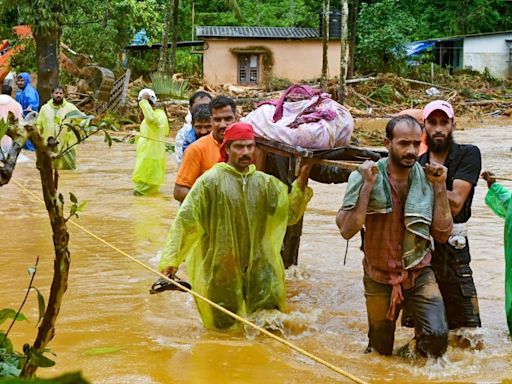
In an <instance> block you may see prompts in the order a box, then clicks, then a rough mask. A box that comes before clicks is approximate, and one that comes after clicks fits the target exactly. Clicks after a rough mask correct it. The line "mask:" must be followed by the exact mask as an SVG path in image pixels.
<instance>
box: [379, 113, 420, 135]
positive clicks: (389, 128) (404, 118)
mask: <svg viewBox="0 0 512 384" xmlns="http://www.w3.org/2000/svg"><path fill="white" fill-rule="evenodd" d="M402 122H404V123H406V124H407V125H409V127H414V126H418V127H419V128H420V130H421V131H423V127H422V126H421V124H420V122H419V121H418V120H416V119H415V118H414V117H413V116H411V115H400V116H395V117H393V118H392V119H391V120H389V121H388V123H387V124H386V137H387V138H388V139H389V140H392V139H393V130H394V129H395V126H396V125H397V124H398V123H402Z"/></svg>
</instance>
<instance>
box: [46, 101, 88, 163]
mask: <svg viewBox="0 0 512 384" xmlns="http://www.w3.org/2000/svg"><path fill="white" fill-rule="evenodd" d="M71 111H78V108H77V107H75V106H74V105H73V104H71V103H70V102H68V101H66V99H64V100H63V101H62V104H61V105H55V104H54V103H53V100H50V101H48V102H47V103H46V104H45V105H43V106H42V107H41V110H40V111H39V115H38V116H37V127H38V129H39V132H41V135H42V136H43V137H44V139H45V142H46V140H47V139H48V138H49V137H50V136H51V137H54V138H56V139H57V141H58V142H59V145H58V146H57V147H56V148H55V152H56V153H61V152H62V151H64V150H65V149H66V148H68V147H70V146H72V145H74V144H76V142H77V139H76V136H75V134H74V133H73V132H72V131H71V130H70V129H68V128H67V127H66V126H64V125H63V126H62V130H61V124H62V123H63V121H64V117H65V116H66V115H67V114H68V113H69V112H71ZM59 130H60V134H59ZM57 134H59V135H58V136H57ZM53 167H54V168H55V169H76V151H75V148H71V149H70V150H69V151H67V152H66V153H65V154H64V155H63V156H61V157H59V158H58V159H55V160H54V162H53Z"/></svg>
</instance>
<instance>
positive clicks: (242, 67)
mask: <svg viewBox="0 0 512 384" xmlns="http://www.w3.org/2000/svg"><path fill="white" fill-rule="evenodd" d="M259 59H260V58H259V55H247V54H243V55H238V83H239V84H258V75H259V73H258V72H259V71H258V69H259V65H258V64H259V61H260V60H259Z"/></svg>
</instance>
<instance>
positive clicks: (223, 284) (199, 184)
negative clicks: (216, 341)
mask: <svg viewBox="0 0 512 384" xmlns="http://www.w3.org/2000/svg"><path fill="white" fill-rule="evenodd" d="M312 195H313V191H312V190H311V188H306V191H305V193H304V192H302V190H301V189H300V188H299V187H298V185H297V182H294V183H293V185H292V190H291V192H290V193H288V187H287V186H286V185H285V184H284V183H282V182H281V181H279V180H278V179H276V178H275V177H273V176H270V175H267V174H265V173H263V172H259V171H256V170H255V167H254V165H251V166H250V168H249V171H248V172H247V173H246V174H241V173H240V172H238V171H237V170H236V169H235V168H233V167H232V166H230V165H228V164H226V163H218V164H215V166H214V167H213V168H212V169H211V170H209V171H208V172H206V173H204V174H203V175H202V176H201V177H200V178H199V179H198V180H197V181H196V182H195V184H194V185H193V187H192V189H191V190H190V192H189V193H188V194H187V197H186V198H185V200H184V201H183V204H182V206H181V207H180V210H179V211H178V215H177V217H176V220H175V222H174V224H173V226H172V227H171V230H170V232H169V235H168V237H167V242H166V244H165V249H164V252H163V255H162V259H161V261H160V267H161V268H162V269H164V268H166V267H169V266H174V267H178V266H179V265H180V264H181V263H182V262H183V261H184V260H185V259H187V271H188V275H189V277H190V282H191V284H192V289H193V290H194V291H196V292H197V293H199V294H201V295H203V296H206V297H207V298H209V299H210V300H212V301H214V302H216V303H217V304H219V305H222V306H223V307H224V308H226V309H229V310H230V311H232V312H235V313H237V314H239V315H241V316H244V315H247V314H250V313H253V312H255V311H258V310H261V309H274V308H277V309H279V310H283V309H284V304H285V275H284V266H283V261H282V259H281V255H280V250H281V245H282V243H283V238H284V235H285V232H286V227H287V226H288V225H292V224H295V223H296V222H297V221H298V220H299V219H300V218H301V217H302V215H303V214H304V211H305V209H306V205H307V203H308V201H309V200H310V199H311V197H312ZM196 304H197V307H198V310H199V313H200V315H201V318H202V320H203V323H204V325H205V327H207V328H228V327H230V326H231V325H233V324H234V322H235V320H233V319H232V318H231V317H229V316H227V315H225V314H223V313H221V312H220V311H219V310H216V309H213V308H211V307H210V305H209V304H207V303H205V302H203V301H201V300H197V299H196Z"/></svg>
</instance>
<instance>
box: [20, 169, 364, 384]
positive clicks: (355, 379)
mask: <svg viewBox="0 0 512 384" xmlns="http://www.w3.org/2000/svg"><path fill="white" fill-rule="evenodd" d="M11 181H12V182H14V183H15V184H16V186H17V187H18V188H20V189H21V190H23V191H24V192H25V193H27V194H29V195H30V196H32V197H33V198H34V199H35V200H36V201H38V202H39V203H41V204H44V202H43V200H42V199H41V198H40V197H39V196H37V195H36V194H35V193H33V192H32V191H30V190H29V189H27V188H26V187H25V186H23V185H22V184H21V183H20V182H18V181H17V180H15V179H11ZM68 222H69V223H70V224H72V225H74V226H75V227H77V228H78V229H80V230H82V231H83V232H85V233H87V234H88V235H89V236H91V237H93V238H94V239H96V240H98V241H99V242H101V243H103V244H105V245H106V246H107V247H110V248H112V249H113V250H114V251H116V252H118V253H119V254H121V255H123V256H124V257H126V258H128V259H130V260H131V261H133V262H135V263H136V264H138V265H140V266H141V267H143V268H145V269H147V270H148V271H150V272H152V273H154V274H155V275H158V276H160V277H162V278H165V279H166V280H168V281H169V282H171V283H172V284H174V285H175V286H176V287H178V288H180V289H182V290H184V291H186V292H188V293H190V294H191V295H193V296H194V297H196V298H197V299H199V300H202V301H204V302H206V303H208V304H210V305H211V306H212V307H214V308H216V309H218V310H219V311H221V312H223V313H225V314H226V315H228V316H231V317H232V318H234V319H236V320H238V321H240V322H241V323H243V324H245V325H248V326H250V327H251V328H254V329H256V330H257V331H259V332H261V333H263V334H265V335H267V336H268V337H270V338H272V339H274V340H275V341H277V342H279V343H281V344H283V345H286V346H287V347H289V348H291V349H293V350H294V351H296V352H298V353H300V354H301V355H304V356H306V357H308V358H310V359H311V360H313V361H316V362H317V363H319V364H321V365H323V366H324V367H327V368H329V369H330V370H332V371H334V372H336V373H338V374H340V375H342V376H344V377H346V378H347V379H350V380H352V381H353V382H354V383H359V384H367V383H366V381H363V380H362V379H360V378H358V377H356V376H354V375H352V374H350V373H348V372H346V371H344V370H343V369H341V368H339V367H337V366H335V365H333V364H331V363H329V362H328V361H325V360H323V359H322V358H320V357H318V356H316V355H313V354H312V353H310V352H308V351H306V350H304V349H302V348H300V347H299V346H297V345H295V344H293V343H290V342H289V341H288V340H285V339H283V338H282V337H279V336H277V335H274V334H273V333H271V332H269V331H267V330H266V329H264V328H261V327H259V326H258V325H256V324H254V323H252V322H251V321H249V320H247V319H245V318H243V317H241V316H239V315H237V314H236V313H233V312H231V311H229V310H227V309H226V308H224V307H222V306H220V305H218V304H217V303H214V302H213V301H211V300H210V299H208V298H206V297H204V296H202V295H200V294H199V293H197V292H194V291H193V290H191V289H188V288H187V287H185V286H183V285H181V284H179V283H178V282H176V281H174V280H172V279H169V278H168V277H167V276H165V275H164V274H162V273H160V272H159V271H157V270H155V269H153V268H152V267H150V266H149V265H146V264H144V263H143V262H141V261H140V260H137V259H136V258H135V257H133V256H131V255H129V254H128V253H126V252H125V251H123V250H122V249H119V248H117V247H116V246H115V245H113V244H111V243H109V242H108V241H106V240H104V239H102V238H101V237H100V236H98V235H96V234H94V233H93V232H91V231H89V230H88V229H86V228H84V227H83V226H81V225H80V224H78V223H76V222H74V221H73V220H68Z"/></svg>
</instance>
